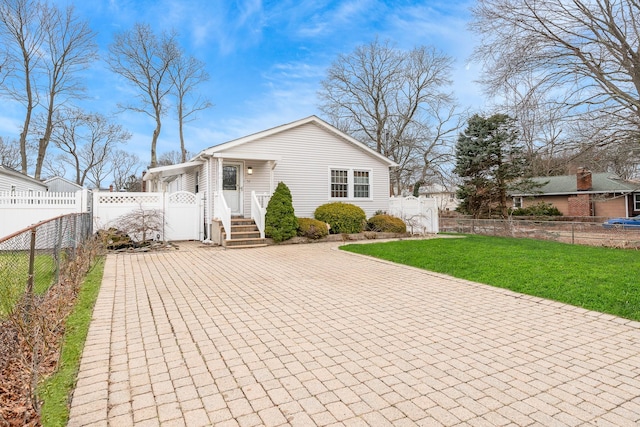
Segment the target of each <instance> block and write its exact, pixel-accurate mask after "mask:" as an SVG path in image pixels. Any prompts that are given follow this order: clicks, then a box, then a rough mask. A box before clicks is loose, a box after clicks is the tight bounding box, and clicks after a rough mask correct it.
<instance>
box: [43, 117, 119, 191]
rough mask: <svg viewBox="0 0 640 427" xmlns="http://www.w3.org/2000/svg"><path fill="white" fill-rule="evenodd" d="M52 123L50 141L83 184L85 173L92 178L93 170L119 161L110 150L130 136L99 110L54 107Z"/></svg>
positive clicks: (108, 170) (104, 169) (107, 166)
mask: <svg viewBox="0 0 640 427" xmlns="http://www.w3.org/2000/svg"><path fill="white" fill-rule="evenodd" d="M51 123H52V124H53V125H52V133H51V141H52V142H53V143H54V144H55V146H56V147H57V148H58V149H59V150H60V151H61V152H62V155H61V156H60V157H59V159H60V161H61V162H63V163H66V164H68V165H69V166H71V167H72V168H73V171H74V173H75V182H76V184H79V185H84V184H85V181H86V179H87V176H91V177H93V178H95V176H96V175H95V174H94V172H93V171H94V170H100V171H105V172H110V171H111V169H112V168H113V165H112V163H117V162H119V161H120V159H118V158H114V157H112V154H113V150H114V149H115V148H116V147H117V146H118V145H119V144H123V143H126V142H127V141H128V140H129V139H130V138H131V134H130V133H129V132H127V131H125V130H124V129H123V128H122V126H121V125H119V124H115V123H112V122H110V121H109V120H108V119H107V118H106V117H105V116H103V115H102V114H95V113H85V112H83V111H82V110H80V109H78V108H68V109H64V110H58V111H56V113H55V114H54V115H53V117H52V119H51ZM107 174H108V173H107ZM98 175H100V176H102V175H103V174H101V173H99V174H98ZM99 181H100V180H98V184H100V182H99ZM94 182H95V181H94Z"/></svg>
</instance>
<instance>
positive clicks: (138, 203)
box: [93, 191, 203, 240]
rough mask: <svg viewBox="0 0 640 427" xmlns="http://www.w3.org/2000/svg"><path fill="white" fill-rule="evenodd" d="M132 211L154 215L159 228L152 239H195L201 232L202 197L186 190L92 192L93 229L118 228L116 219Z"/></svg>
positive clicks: (199, 237)
mask: <svg viewBox="0 0 640 427" xmlns="http://www.w3.org/2000/svg"><path fill="white" fill-rule="evenodd" d="M132 212H140V213H142V212H145V214H146V215H155V216H157V217H159V218H160V219H161V221H162V224H163V225H162V230H161V231H160V232H159V233H158V234H155V233H154V236H152V237H153V239H155V240H199V239H201V233H202V228H203V227H202V222H203V220H202V198H201V197H200V195H199V194H194V193H190V192H188V191H178V192H176V193H171V194H169V193H111V192H100V193H94V194H93V228H94V230H101V229H108V228H110V227H114V228H119V227H118V222H119V220H120V219H121V218H122V217H123V216H124V215H128V214H130V213H132Z"/></svg>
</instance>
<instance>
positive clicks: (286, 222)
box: [264, 182, 298, 243]
mask: <svg viewBox="0 0 640 427" xmlns="http://www.w3.org/2000/svg"><path fill="white" fill-rule="evenodd" d="M297 229H298V219H297V218H296V215H295V213H294V211H293V202H292V198H291V191H289V187H287V186H286V185H285V183H284V182H281V183H279V184H278V186H277V187H276V191H274V192H273V195H272V196H271V200H269V203H268V204H267V213H266V215H265V227H264V232H265V235H266V236H267V237H271V238H272V239H273V241H274V242H276V243H278V242H282V241H284V240H288V239H290V238H292V237H293V236H295V235H296V231H297Z"/></svg>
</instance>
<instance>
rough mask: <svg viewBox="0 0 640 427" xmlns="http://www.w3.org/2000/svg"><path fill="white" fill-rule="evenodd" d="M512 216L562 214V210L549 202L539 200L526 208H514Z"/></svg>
mask: <svg viewBox="0 0 640 427" xmlns="http://www.w3.org/2000/svg"><path fill="white" fill-rule="evenodd" d="M511 215H513V216H562V212H560V211H559V210H558V208H556V207H555V206H553V205H552V204H551V203H545V202H539V203H536V204H535V205H531V206H529V207H526V208H518V209H514V210H513V211H512V212H511Z"/></svg>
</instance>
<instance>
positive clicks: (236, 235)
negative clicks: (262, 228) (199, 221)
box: [222, 230, 260, 240]
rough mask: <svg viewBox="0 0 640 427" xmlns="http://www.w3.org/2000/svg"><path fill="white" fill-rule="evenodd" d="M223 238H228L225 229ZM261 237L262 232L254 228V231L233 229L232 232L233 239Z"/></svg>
mask: <svg viewBox="0 0 640 427" xmlns="http://www.w3.org/2000/svg"><path fill="white" fill-rule="evenodd" d="M222 238H223V239H225V240H226V239H227V233H225V232H224V231H223V232H222ZM259 238H260V232H259V231H258V230H252V231H236V230H233V231H232V232H231V240H239V239H240V240H241V239H259Z"/></svg>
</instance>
